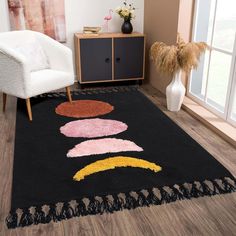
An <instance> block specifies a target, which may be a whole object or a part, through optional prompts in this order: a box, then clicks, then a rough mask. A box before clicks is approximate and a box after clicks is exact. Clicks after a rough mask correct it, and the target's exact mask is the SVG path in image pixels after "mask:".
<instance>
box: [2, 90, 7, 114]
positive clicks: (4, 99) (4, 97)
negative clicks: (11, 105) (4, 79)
mask: <svg viewBox="0 0 236 236" xmlns="http://www.w3.org/2000/svg"><path fill="white" fill-rule="evenodd" d="M2 95H3V96H2V101H3V106H2V111H3V112H5V110H6V103H7V94H6V93H3V94H2Z"/></svg>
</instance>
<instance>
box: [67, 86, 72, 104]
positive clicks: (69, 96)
mask: <svg viewBox="0 0 236 236" xmlns="http://www.w3.org/2000/svg"><path fill="white" fill-rule="evenodd" d="M66 94H67V97H68V100H69V102H70V103H72V98H71V93H70V87H66Z"/></svg>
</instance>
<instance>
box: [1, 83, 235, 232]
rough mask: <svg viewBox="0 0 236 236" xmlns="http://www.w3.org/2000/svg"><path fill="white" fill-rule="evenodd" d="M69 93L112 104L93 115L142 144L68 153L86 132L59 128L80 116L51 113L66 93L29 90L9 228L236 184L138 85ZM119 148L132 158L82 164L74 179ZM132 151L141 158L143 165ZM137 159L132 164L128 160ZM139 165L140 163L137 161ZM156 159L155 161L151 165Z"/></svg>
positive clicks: (21, 111) (21, 107)
mask: <svg viewBox="0 0 236 236" xmlns="http://www.w3.org/2000/svg"><path fill="white" fill-rule="evenodd" d="M73 99H74V100H85V99H86V100H88V99H89V100H97V101H103V102H106V103H109V104H110V105H112V106H113V107H114V110H113V111H112V112H110V113H108V114H106V115H102V116H100V117H99V118H102V119H111V120H118V121H121V122H123V123H125V124H126V125H127V126H128V128H127V130H126V131H124V132H121V133H119V134H116V135H112V136H110V137H106V138H116V139H120V140H130V141H132V142H133V143H134V144H136V145H137V146H138V147H140V148H142V149H143V151H140V150H139V151H135V150H133V151H132V150H131V151H122V150H121V151H120V152H118V153H107V154H99V155H87V156H82V157H74V158H68V157H67V152H68V150H70V149H71V148H73V147H74V146H75V145H77V144H79V143H81V142H85V141H87V140H89V138H69V137H66V136H65V135H63V134H61V133H60V130H59V129H60V127H62V126H64V125H65V124H66V123H68V122H70V121H75V120H78V119H76V118H70V117H64V116H60V115H58V114H56V113H55V108H56V107H57V106H58V105H59V104H61V103H63V102H65V101H67V99H66V96H65V94H64V93H51V94H46V95H42V96H38V97H36V98H33V99H32V106H33V118H34V120H33V122H29V120H28V117H27V115H26V111H25V103H24V101H22V102H21V101H20V100H18V108H17V109H18V110H17V122H16V138H15V156H14V168H13V169H14V171H13V185H12V201H11V212H10V214H9V216H8V217H7V218H6V224H7V226H8V228H16V227H23V226H28V225H32V224H40V223H43V224H46V223H49V222H51V221H61V220H64V219H69V218H72V217H79V216H86V215H94V214H102V213H112V212H115V211H119V210H122V209H134V208H137V207H141V206H150V205H160V204H165V203H170V202H174V201H177V200H183V199H191V198H197V197H204V196H213V195H216V194H225V193H231V192H234V191H235V190H236V181H235V179H234V177H233V176H232V175H231V174H230V172H229V171H228V170H227V169H225V168H224V167H223V166H222V165H221V164H220V163H219V162H217V161H216V160H215V158H214V157H212V156H211V155H210V154H209V153H208V152H207V151H206V150H204V149H203V148H202V147H201V146H200V145H199V144H198V143H197V142H196V141H194V140H193V139H192V138H191V137H190V136H189V135H188V134H186V133H185V132H184V131H183V130H182V129H181V128H179V127H178V126H177V125H176V124H175V123H174V122H173V121H171V120H170V119H169V118H168V117H167V116H166V115H165V114H164V113H162V112H161V111H160V110H159V109H158V108H157V107H156V106H155V105H154V104H153V103H152V102H150V101H149V100H148V99H147V98H146V97H145V96H144V95H143V94H142V93H141V92H139V91H138V90H137V88H135V87H120V88H112V89H109V88H107V89H99V90H93V91H82V92H74V93H73ZM93 139H94V138H93ZM95 139H96V138H95ZM126 148H127V147H126ZM131 149H132V148H131ZM83 150H84V149H83ZM117 156H122V157H129V158H130V159H129V160H131V159H132V158H133V159H132V160H133V162H132V163H125V165H123V166H122V164H120V165H118V164H117V163H116V167H119V168H111V167H110V168H109V166H108V167H107V169H109V170H106V171H98V172H96V171H94V172H93V173H91V171H90V173H89V171H88V170H87V172H86V171H85V173H87V176H85V175H84V179H81V180H80V181H76V180H75V179H73V177H74V176H75V174H76V173H77V172H78V171H80V170H81V169H83V168H85V167H86V166H89V165H90V164H92V163H95V162H96V161H99V160H104V159H107V158H115V157H117ZM137 159H138V160H140V159H142V161H143V163H144V165H142V163H141V164H140V163H138V161H137ZM127 160H128V159H127ZM113 161H114V160H113ZM113 164H114V163H113ZM114 165H115V164H114ZM135 165H137V166H136V167H137V168H133V167H135ZM145 165H147V166H146V168H142V167H144V166H145ZM149 165H150V166H149ZM98 166H99V165H98ZM151 166H152V167H153V166H154V167H153V168H152V167H151ZM157 166H160V167H161V169H160V170H159V171H157V169H156V171H153V170H154V169H155V167H157ZM131 167H132V168H131ZM97 170H98V169H97ZM95 172H96V173H95ZM77 180H78V179H77Z"/></svg>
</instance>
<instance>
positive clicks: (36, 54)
mask: <svg viewBox="0 0 236 236" xmlns="http://www.w3.org/2000/svg"><path fill="white" fill-rule="evenodd" d="M13 49H14V50H16V51H17V52H19V53H20V54H22V55H23V56H24V57H25V59H26V63H27V65H28V67H29V70H30V71H38V70H43V69H48V68H50V66H49V61H48V58H47V56H46V54H45V52H44V50H43V48H42V46H41V45H40V43H39V42H38V41H37V40H31V41H30V42H26V43H25V44H24V45H18V46H16V47H15V48H13Z"/></svg>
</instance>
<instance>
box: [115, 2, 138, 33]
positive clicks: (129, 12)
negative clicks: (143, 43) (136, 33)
mask: <svg viewBox="0 0 236 236" xmlns="http://www.w3.org/2000/svg"><path fill="white" fill-rule="evenodd" d="M123 4H124V6H123V7H118V8H117V9H116V13H117V14H119V16H120V17H121V18H123V19H124V23H123V24H122V27H121V31H122V33H124V34H131V33H132V32H133V26H132V24H131V20H132V19H134V18H135V15H134V11H135V7H134V6H133V3H127V1H124V3H123Z"/></svg>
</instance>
